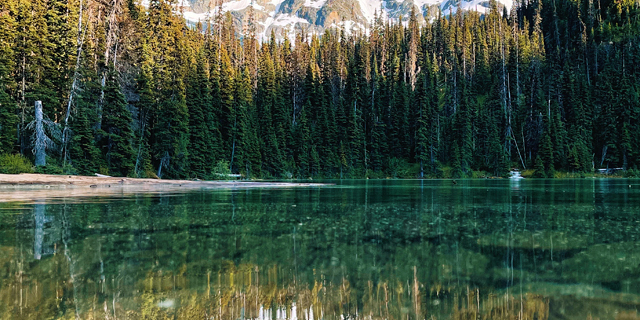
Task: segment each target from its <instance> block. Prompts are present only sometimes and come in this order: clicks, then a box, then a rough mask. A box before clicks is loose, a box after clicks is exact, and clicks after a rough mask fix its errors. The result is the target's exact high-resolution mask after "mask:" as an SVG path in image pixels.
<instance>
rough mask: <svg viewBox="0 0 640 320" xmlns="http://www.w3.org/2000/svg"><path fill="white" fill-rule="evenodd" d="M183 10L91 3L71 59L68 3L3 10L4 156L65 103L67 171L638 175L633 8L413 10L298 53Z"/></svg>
mask: <svg viewBox="0 0 640 320" xmlns="http://www.w3.org/2000/svg"><path fill="white" fill-rule="evenodd" d="M173 5H175V1H173V0H171V1H170V0H160V1H152V2H151V3H150V5H149V7H148V8H146V9H145V8H143V7H140V6H137V5H136V1H129V0H128V1H126V2H124V3H122V9H123V10H115V11H109V10H107V11H108V12H114V13H113V14H115V16H108V17H104V19H103V18H102V16H100V17H101V18H100V19H98V17H97V16H91V15H94V14H100V15H102V14H107V15H110V14H111V13H105V12H103V11H102V10H85V11H84V16H87V17H86V18H87V19H85V20H84V21H85V24H86V21H91V22H92V24H91V28H90V29H88V30H90V32H87V33H86V34H85V33H81V35H83V36H86V39H85V41H84V42H83V46H82V48H80V49H81V50H78V47H77V45H78V43H77V40H78V39H77V36H78V30H76V28H77V23H78V18H79V16H78V14H79V12H78V9H79V6H77V5H76V3H71V2H65V1H60V0H50V1H45V0H34V1H5V2H2V3H0V152H2V153H13V152H17V151H20V152H21V153H22V154H28V153H29V148H30V143H31V141H30V134H29V132H28V130H26V129H25V126H26V124H27V123H29V122H30V121H31V118H32V115H31V113H30V112H28V111H29V110H31V109H30V107H31V106H32V105H33V103H34V101H35V100H41V101H43V105H44V108H45V114H47V115H48V116H49V117H50V118H51V119H52V120H53V121H55V122H58V123H63V122H65V120H64V119H65V118H66V111H67V110H66V108H67V102H68V100H67V99H69V97H73V99H72V101H71V104H70V106H71V110H70V111H71V113H70V114H71V116H70V118H69V123H68V125H69V127H68V129H70V130H71V131H67V132H70V133H71V134H70V137H71V139H70V140H69V141H68V142H69V144H68V146H67V147H68V148H67V149H66V150H64V151H65V154H64V155H63V157H62V158H63V160H62V163H67V162H69V163H71V165H72V166H73V167H74V168H75V170H76V171H77V172H79V173H82V174H91V173H93V172H108V173H109V174H111V175H122V176H136V177H156V176H159V177H164V178H184V177H197V178H201V179H206V178H208V177H210V176H211V175H212V172H214V171H215V170H214V167H215V166H216V164H217V163H218V162H219V161H220V160H225V161H228V162H229V170H230V171H231V172H232V173H236V174H237V173H240V174H243V175H244V176H246V177H249V178H251V177H259V178H281V177H285V178H290V177H299V178H308V177H340V178H346V177H352V178H362V177H387V176H392V177H408V178H416V177H418V178H419V177H423V178H424V177H438V176H447V177H458V178H460V177H470V176H471V177H473V176H478V173H477V172H486V173H482V174H480V176H484V175H487V176H505V175H506V173H507V172H508V170H509V168H510V166H511V165H514V164H516V165H517V166H519V167H522V168H535V170H534V171H535V175H537V176H546V177H554V176H557V175H556V174H555V172H556V170H558V171H560V172H571V173H575V174H576V175H580V174H583V173H584V174H586V173H590V172H592V171H593V170H594V169H597V168H602V167H609V168H617V167H622V168H625V169H629V168H634V167H637V166H638V165H640V160H638V159H640V107H638V106H639V105H640V85H639V83H640V81H639V79H640V76H639V74H640V46H639V45H638V44H639V43H640V39H639V38H638V37H637V32H636V31H637V30H638V27H639V26H640V22H639V21H640V20H639V19H637V18H638V17H639V16H640V9H638V7H637V6H636V5H635V3H634V2H633V1H628V0H625V1H618V2H612V1H609V2H604V3H601V4H598V6H597V7H596V6H594V5H593V4H591V3H583V4H580V5H577V4H576V3H573V2H566V3H565V2H563V3H556V2H553V1H551V0H541V1H537V2H536V1H534V2H527V3H522V4H520V5H518V6H514V11H513V13H510V14H509V15H508V16H507V15H504V14H501V13H500V12H499V10H497V7H496V8H495V10H491V11H489V12H487V13H485V14H483V15H482V16H481V15H480V14H479V13H477V12H468V13H466V14H456V15H451V16H449V17H441V16H440V17H437V18H435V19H434V20H433V21H432V22H430V23H426V24H423V25H420V23H418V21H420V18H419V17H418V16H414V14H419V13H417V12H414V14H412V16H411V18H410V21H409V24H408V25H397V24H393V23H388V24H386V23H383V21H382V20H380V21H377V22H376V24H375V26H373V27H372V29H371V32H370V33H368V34H360V35H352V36H346V35H344V34H342V35H337V34H333V33H331V32H327V33H325V34H324V35H322V36H311V37H305V36H303V35H302V34H298V35H296V36H295V43H294V44H292V43H291V42H290V40H289V38H288V37H285V38H286V39H285V40H284V41H278V39H277V38H276V36H275V34H274V35H273V36H272V39H269V41H264V42H262V43H258V42H257V41H255V39H254V37H255V30H254V31H252V32H250V35H249V36H248V37H246V38H244V39H238V38H237V35H238V34H240V33H241V32H240V30H238V29H237V27H236V25H235V22H234V21H235V20H234V18H233V16H232V15H231V14H226V15H225V16H224V17H220V19H214V20H215V21H214V22H213V24H212V25H210V26H204V25H203V24H196V25H195V26H192V25H189V24H186V23H185V21H184V20H183V19H182V17H180V16H179V15H178V14H177V13H176V12H175V10H174V8H173V7H172V6H173ZM512 15H514V16H513V17H512ZM84 16H83V17H84ZM515 17H517V19H515ZM111 21H119V28H121V30H120V31H121V32H122V35H125V34H126V37H124V38H118V39H116V38H117V36H116V35H115V34H120V33H114V32H112V29H111V26H110V24H109V23H110V22H111ZM430 21H431V20H430ZM506 30H508V31H509V32H506ZM108 46H110V47H108ZM78 53H80V54H81V56H80V57H77V56H76V55H77V54H78ZM78 58H79V59H78ZM74 80H77V83H78V84H79V85H77V86H74V88H73V90H74V91H73V92H70V90H71V89H72V88H71V87H72V86H71V84H72V83H74ZM64 125H67V123H64ZM442 165H447V166H449V167H446V168H449V169H450V170H449V171H447V170H448V169H446V168H445V169H443V168H442V167H441V166H442ZM65 170H66V169H65Z"/></svg>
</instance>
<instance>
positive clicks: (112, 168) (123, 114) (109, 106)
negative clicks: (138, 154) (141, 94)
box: [99, 71, 134, 177]
mask: <svg viewBox="0 0 640 320" xmlns="http://www.w3.org/2000/svg"><path fill="white" fill-rule="evenodd" d="M102 111H103V116H102V130H101V131H100V134H99V135H100V136H101V139H100V141H99V145H100V148H101V149H102V152H103V154H104V158H105V160H106V163H107V166H108V168H109V175H112V176H124V177H126V176H129V175H131V174H132V173H133V170H134V153H133V148H132V146H131V144H132V140H133V131H132V130H131V122H132V119H131V112H130V111H129V109H128V108H127V102H126V100H125V98H124V95H123V94H122V92H121V91H120V86H119V84H118V81H117V79H116V73H115V72H114V71H110V72H109V73H108V74H107V79H106V85H105V88H104V108H103V110H102Z"/></svg>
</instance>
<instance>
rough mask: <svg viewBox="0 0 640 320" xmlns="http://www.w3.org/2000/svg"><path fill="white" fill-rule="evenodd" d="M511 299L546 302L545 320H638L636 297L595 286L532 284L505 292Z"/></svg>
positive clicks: (639, 304) (639, 300) (639, 297)
mask: <svg viewBox="0 0 640 320" xmlns="http://www.w3.org/2000/svg"><path fill="white" fill-rule="evenodd" d="M508 292H509V293H510V294H511V295H517V296H519V295H521V294H522V295H536V296H541V297H545V298H547V299H548V300H549V319H639V318H638V316H640V315H639V314H638V313H637V310H640V296H639V295H635V294H629V293H621V292H615V291H612V290H609V289H606V288H603V287H600V286H597V285H589V284H559V283H551V282H533V283H529V284H525V285H521V286H514V287H511V288H509V289H508Z"/></svg>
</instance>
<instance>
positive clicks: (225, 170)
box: [213, 160, 231, 180]
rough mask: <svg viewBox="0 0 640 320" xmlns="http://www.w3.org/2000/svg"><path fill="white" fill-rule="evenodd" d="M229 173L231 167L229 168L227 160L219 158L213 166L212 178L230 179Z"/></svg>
mask: <svg viewBox="0 0 640 320" xmlns="http://www.w3.org/2000/svg"><path fill="white" fill-rule="evenodd" d="M230 174H231V169H230V168H229V161H227V160H220V161H218V163H216V165H215V167H213V178H214V179H223V180H224V179H230V178H231V177H229V175H230Z"/></svg>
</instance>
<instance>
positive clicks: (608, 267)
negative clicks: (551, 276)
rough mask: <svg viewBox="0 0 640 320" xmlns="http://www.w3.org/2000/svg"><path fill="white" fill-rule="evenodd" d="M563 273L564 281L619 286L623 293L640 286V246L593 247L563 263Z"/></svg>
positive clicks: (612, 245)
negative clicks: (627, 288) (628, 285)
mask: <svg viewBox="0 0 640 320" xmlns="http://www.w3.org/2000/svg"><path fill="white" fill-rule="evenodd" d="M562 269H563V272H562V277H563V278H565V279H567V280H574V281H577V282H583V283H593V282H602V283H619V285H620V289H624V287H625V284H628V283H636V284H640V242H619V243H612V244H596V245H593V246H591V247H589V248H588V249H587V250H585V251H582V252H579V253H577V254H576V255H575V256H573V257H572V258H570V259H567V260H565V261H563V262H562ZM634 287H635V286H634ZM636 290H640V288H638V289H636ZM636 292H638V291H636Z"/></svg>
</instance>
